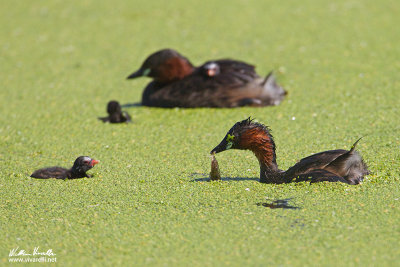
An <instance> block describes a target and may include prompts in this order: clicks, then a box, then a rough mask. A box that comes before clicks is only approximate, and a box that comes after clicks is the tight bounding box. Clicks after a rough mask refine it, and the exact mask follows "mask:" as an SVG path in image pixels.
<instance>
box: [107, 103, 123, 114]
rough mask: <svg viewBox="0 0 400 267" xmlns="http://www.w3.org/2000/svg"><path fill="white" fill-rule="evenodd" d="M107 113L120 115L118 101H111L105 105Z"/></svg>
mask: <svg viewBox="0 0 400 267" xmlns="http://www.w3.org/2000/svg"><path fill="white" fill-rule="evenodd" d="M107 112H108V114H110V115H111V114H114V113H121V105H120V104H119V103H118V101H115V100H112V101H110V102H108V104H107Z"/></svg>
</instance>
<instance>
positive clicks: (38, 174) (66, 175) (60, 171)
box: [31, 156, 99, 179]
mask: <svg viewBox="0 0 400 267" xmlns="http://www.w3.org/2000/svg"><path fill="white" fill-rule="evenodd" d="M97 163H99V161H98V160H95V159H91V158H90V157H88V156H80V157H78V158H77V159H76V160H75V162H74V166H72V168H71V169H65V168H61V167H50V168H43V169H39V170H36V171H34V172H33V173H32V175H31V177H33V178H41V179H48V178H56V179H76V178H82V177H90V175H88V174H86V172H87V171H88V170H90V169H91V168H93V167H94V165H96V164H97Z"/></svg>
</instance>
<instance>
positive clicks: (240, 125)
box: [211, 117, 275, 154]
mask: <svg viewBox="0 0 400 267" xmlns="http://www.w3.org/2000/svg"><path fill="white" fill-rule="evenodd" d="M266 145H267V148H268V149H272V150H273V152H275V143H274V140H273V137H272V135H271V133H270V130H269V129H268V127H267V126H265V125H263V124H261V123H258V122H255V121H254V120H252V119H251V118H250V117H249V118H248V119H245V120H243V121H240V122H237V123H235V125H233V127H232V128H231V129H230V130H229V131H228V133H227V134H226V136H225V137H224V138H223V139H222V141H221V143H220V144H219V145H218V146H216V147H215V148H214V149H213V150H212V151H211V154H214V153H219V152H222V151H225V150H228V149H242V150H247V149H248V150H251V151H253V152H257V150H262V149H263V148H264V147H265V146H266Z"/></svg>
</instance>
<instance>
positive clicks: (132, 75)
mask: <svg viewBox="0 0 400 267" xmlns="http://www.w3.org/2000/svg"><path fill="white" fill-rule="evenodd" d="M142 76H143V70H142V69H139V70H138V71H135V72H134V73H132V74H131V75H129V76H128V77H126V79H135V78H137V77H142Z"/></svg>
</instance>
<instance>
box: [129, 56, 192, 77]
mask: <svg viewBox="0 0 400 267" xmlns="http://www.w3.org/2000/svg"><path fill="white" fill-rule="evenodd" d="M192 72H193V65H192V63H190V61H189V60H188V59H187V58H185V57H184V56H182V55H181V54H179V53H178V52H177V51H175V50H173V49H162V50H160V51H157V52H155V53H153V54H151V55H150V56H149V57H148V58H147V59H146V60H145V61H144V62H143V64H142V66H141V67H140V69H138V70H137V71H135V72H134V73H132V74H131V75H129V76H128V77H127V79H134V78H137V77H142V76H147V77H151V78H154V79H155V80H156V81H158V82H162V83H166V82H172V81H175V80H179V79H182V78H183V77H185V76H187V75H189V74H190V73H192Z"/></svg>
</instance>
